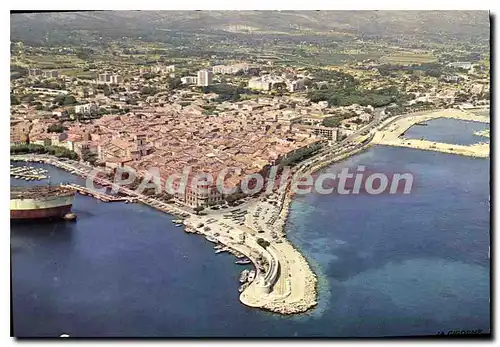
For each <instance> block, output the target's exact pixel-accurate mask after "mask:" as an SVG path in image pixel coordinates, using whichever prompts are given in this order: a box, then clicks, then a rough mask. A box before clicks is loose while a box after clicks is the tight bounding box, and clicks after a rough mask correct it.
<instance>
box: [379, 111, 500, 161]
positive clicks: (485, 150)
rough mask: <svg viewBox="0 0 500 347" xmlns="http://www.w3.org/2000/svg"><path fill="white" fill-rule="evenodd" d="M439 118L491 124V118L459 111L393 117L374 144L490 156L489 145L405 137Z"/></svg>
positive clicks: (386, 122)
mask: <svg viewBox="0 0 500 347" xmlns="http://www.w3.org/2000/svg"><path fill="white" fill-rule="evenodd" d="M438 118H450V119H458V120H465V121H472V122H481V123H489V122H490V118H489V117H486V116H481V115H476V114H474V113H471V112H466V111H462V110H457V109H443V110H439V111H434V112H420V113H418V114H408V115H400V116H395V117H391V118H389V119H387V120H386V121H384V122H383V124H381V126H380V127H379V131H377V132H376V133H375V134H374V137H373V140H372V142H373V143H374V144H380V145H387V146H397V147H408V148H416V149H421V150H430V151H438V152H444V153H451V154H459V155H466V156H473V157H480V158H485V157H488V156H489V153H490V148H489V144H488V143H476V144H472V145H468V146H466V145H457V144H449V143H440V142H433V141H427V140H423V139H422V140H417V139H406V138H404V137H403V136H404V133H405V131H407V130H408V129H409V128H410V127H412V126H413V125H415V124H417V123H422V122H426V121H429V120H432V119H438Z"/></svg>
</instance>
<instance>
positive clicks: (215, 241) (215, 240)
mask: <svg viewBox="0 0 500 347" xmlns="http://www.w3.org/2000/svg"><path fill="white" fill-rule="evenodd" d="M205 239H207V241H210V242H213V243H217V242H219V241H217V239H216V238H214V237H212V236H209V235H207V236H205Z"/></svg>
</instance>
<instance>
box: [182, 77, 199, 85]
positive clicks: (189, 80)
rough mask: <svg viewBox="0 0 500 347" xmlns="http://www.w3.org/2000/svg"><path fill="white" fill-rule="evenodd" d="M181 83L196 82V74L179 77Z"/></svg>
mask: <svg viewBox="0 0 500 347" xmlns="http://www.w3.org/2000/svg"><path fill="white" fill-rule="evenodd" d="M181 82H182V84H198V77H196V76H185V77H181Z"/></svg>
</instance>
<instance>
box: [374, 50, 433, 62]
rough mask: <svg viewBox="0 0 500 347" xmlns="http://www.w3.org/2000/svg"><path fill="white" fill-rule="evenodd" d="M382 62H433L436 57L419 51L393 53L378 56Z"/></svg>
mask: <svg viewBox="0 0 500 347" xmlns="http://www.w3.org/2000/svg"><path fill="white" fill-rule="evenodd" d="M380 61H381V62H383V63H390V64H403V65H405V64H422V63H434V62H436V61H437V58H436V57H435V56H434V55H432V54H421V53H410V52H408V53H395V54H391V55H386V56H383V57H381V58H380Z"/></svg>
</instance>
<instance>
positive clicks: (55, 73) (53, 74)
mask: <svg viewBox="0 0 500 347" xmlns="http://www.w3.org/2000/svg"><path fill="white" fill-rule="evenodd" d="M57 76H59V71H57V70H45V71H44V72H43V77H45V78H56V77H57Z"/></svg>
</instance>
